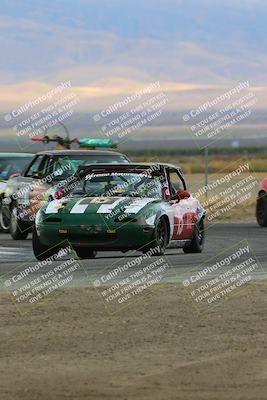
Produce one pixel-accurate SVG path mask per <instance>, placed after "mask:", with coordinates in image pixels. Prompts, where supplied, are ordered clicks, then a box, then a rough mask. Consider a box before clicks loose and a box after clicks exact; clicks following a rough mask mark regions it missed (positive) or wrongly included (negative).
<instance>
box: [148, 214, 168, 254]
mask: <svg viewBox="0 0 267 400" xmlns="http://www.w3.org/2000/svg"><path fill="white" fill-rule="evenodd" d="M168 242H169V228H168V223H167V221H166V218H162V217H161V218H159V219H158V221H157V222H156V224H155V229H154V233H153V239H152V242H151V243H150V244H149V246H146V247H145V248H144V250H143V253H144V254H146V253H148V252H149V251H153V254H152V256H162V255H164V253H165V250H166V247H167V245H168Z"/></svg>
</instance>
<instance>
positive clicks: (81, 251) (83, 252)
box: [75, 247, 97, 260]
mask: <svg viewBox="0 0 267 400" xmlns="http://www.w3.org/2000/svg"><path fill="white" fill-rule="evenodd" d="M75 251H76V253H77V256H78V257H79V258H81V259H84V260H86V259H90V258H95V257H96V255H97V251H96V250H88V249H87V248H83V247H79V248H76V249H75Z"/></svg>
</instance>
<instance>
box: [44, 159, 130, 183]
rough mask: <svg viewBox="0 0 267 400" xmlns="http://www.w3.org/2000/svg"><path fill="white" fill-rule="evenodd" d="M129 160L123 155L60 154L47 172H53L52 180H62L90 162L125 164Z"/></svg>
mask: <svg viewBox="0 0 267 400" xmlns="http://www.w3.org/2000/svg"><path fill="white" fill-rule="evenodd" d="M128 162H129V161H128V160H127V158H126V157H125V156H124V155H120V154H110V155H78V156H64V157H63V156H62V157H56V158H55V159H54V160H53V163H52V166H51V167H50V171H49V172H48V174H51V173H52V174H53V176H54V180H64V179H67V178H68V177H70V176H71V175H73V174H75V173H76V172H77V170H78V168H79V167H80V166H83V165H90V164H127V163H128Z"/></svg>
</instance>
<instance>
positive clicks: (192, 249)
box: [183, 219, 205, 253]
mask: <svg viewBox="0 0 267 400" xmlns="http://www.w3.org/2000/svg"><path fill="white" fill-rule="evenodd" d="M204 241H205V228H204V220H203V219H202V220H201V221H200V222H199V224H197V225H196V227H195V230H194V233H193V236H192V239H191V242H190V244H189V245H187V246H185V247H183V251H184V253H202V251H203V248H204Z"/></svg>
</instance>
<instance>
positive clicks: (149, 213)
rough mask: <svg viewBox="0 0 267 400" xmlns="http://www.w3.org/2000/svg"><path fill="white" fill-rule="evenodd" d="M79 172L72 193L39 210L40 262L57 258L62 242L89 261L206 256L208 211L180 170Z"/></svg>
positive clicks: (95, 168) (140, 167)
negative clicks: (100, 256) (100, 255)
mask: <svg viewBox="0 0 267 400" xmlns="http://www.w3.org/2000/svg"><path fill="white" fill-rule="evenodd" d="M78 173H79V178H80V179H79V182H78V183H77V185H75V187H74V188H73V187H72V188H70V189H69V191H68V189H66V188H65V189H64V193H63V191H61V192H60V191H59V192H58V193H56V198H57V199H56V200H53V201H50V202H47V203H46V204H45V205H44V206H43V207H42V209H41V210H39V211H38V214H37V216H36V220H35V228H34V231H33V251H34V254H35V256H36V258H37V259H38V260H44V259H46V258H47V257H50V256H53V255H54V254H55V253H56V252H58V251H59V250H60V248H61V247H62V246H63V243H64V241H68V243H69V244H71V246H72V247H73V249H74V250H75V251H76V253H77V255H78V256H79V257H80V258H85V259H86V258H94V257H95V256H96V253H97V251H98V250H103V251H108V250H119V251H122V252H126V251H128V250H140V251H142V252H144V253H146V252H147V251H149V250H151V249H152V248H153V249H155V251H154V254H164V252H165V250H166V248H168V247H169V248H170V247H172V248H182V249H183V250H184V252H185V253H200V252H202V250H203V245H204V218H205V210H204V208H203V207H202V206H201V204H200V203H199V201H198V200H197V199H196V198H194V197H193V196H191V195H190V193H188V192H187V190H186V182H185V178H184V175H183V172H182V170H181V169H180V168H178V167H176V166H173V165H169V164H153V165H151V164H150V165H149V164H118V165H111V164H103V165H91V166H88V167H84V168H81V169H80V170H79V171H78Z"/></svg>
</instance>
